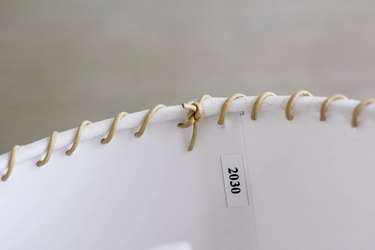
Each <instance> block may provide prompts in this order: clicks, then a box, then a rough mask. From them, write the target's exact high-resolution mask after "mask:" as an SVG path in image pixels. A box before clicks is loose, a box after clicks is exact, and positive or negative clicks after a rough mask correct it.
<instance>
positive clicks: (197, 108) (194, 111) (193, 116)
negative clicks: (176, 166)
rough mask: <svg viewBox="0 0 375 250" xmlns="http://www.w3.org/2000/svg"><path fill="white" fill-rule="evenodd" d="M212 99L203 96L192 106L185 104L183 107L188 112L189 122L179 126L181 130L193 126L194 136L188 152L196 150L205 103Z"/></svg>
mask: <svg viewBox="0 0 375 250" xmlns="http://www.w3.org/2000/svg"><path fill="white" fill-rule="evenodd" d="M208 98H211V96H209V95H203V96H202V97H201V98H200V99H199V100H198V101H193V103H192V104H187V103H183V104H182V107H183V108H184V109H185V110H187V111H188V114H187V121H186V122H181V123H179V124H177V125H178V126H179V127H180V128H188V127H190V126H193V134H192V136H191V140H190V144H189V147H188V151H192V150H193V149H194V145H195V142H196V140H197V135H198V124H199V122H200V121H201V119H202V117H203V107H202V105H203V103H204V101H205V100H206V99H208Z"/></svg>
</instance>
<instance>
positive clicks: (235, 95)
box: [217, 93, 246, 126]
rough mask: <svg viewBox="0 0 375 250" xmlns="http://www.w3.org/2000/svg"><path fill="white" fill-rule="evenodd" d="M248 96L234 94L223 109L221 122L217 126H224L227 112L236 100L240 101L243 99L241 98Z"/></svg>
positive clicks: (226, 101)
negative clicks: (239, 99)
mask: <svg viewBox="0 0 375 250" xmlns="http://www.w3.org/2000/svg"><path fill="white" fill-rule="evenodd" d="M245 96H246V95H244V94H241V93H237V94H233V95H231V96H229V97H228V98H227V99H226V100H225V102H224V104H223V106H222V107H221V112H220V117H219V120H218V121H217V124H219V125H221V126H223V125H224V122H225V115H226V113H227V110H228V108H229V105H230V104H231V103H232V102H233V101H234V100H235V99H238V98H241V97H245Z"/></svg>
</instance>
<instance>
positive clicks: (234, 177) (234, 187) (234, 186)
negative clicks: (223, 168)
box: [228, 167, 241, 194]
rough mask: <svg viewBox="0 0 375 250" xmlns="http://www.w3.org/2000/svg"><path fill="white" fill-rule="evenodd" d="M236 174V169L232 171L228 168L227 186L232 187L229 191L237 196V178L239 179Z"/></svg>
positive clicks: (238, 191)
mask: <svg viewBox="0 0 375 250" xmlns="http://www.w3.org/2000/svg"><path fill="white" fill-rule="evenodd" d="M237 172H238V168H236V167H234V169H232V168H228V173H229V179H230V182H229V184H230V186H231V187H232V189H231V190H230V191H231V192H232V194H239V193H240V192H241V188H240V182H239V181H238V178H240V177H239V176H238V174H237Z"/></svg>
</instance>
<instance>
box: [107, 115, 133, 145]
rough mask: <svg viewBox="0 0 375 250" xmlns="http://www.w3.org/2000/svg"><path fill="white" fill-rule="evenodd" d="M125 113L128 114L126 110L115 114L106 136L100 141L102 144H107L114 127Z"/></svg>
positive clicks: (113, 133)
mask: <svg viewBox="0 0 375 250" xmlns="http://www.w3.org/2000/svg"><path fill="white" fill-rule="evenodd" d="M126 115H128V113H126V112H120V113H118V114H117V115H116V118H115V119H114V120H113V122H112V125H111V128H110V130H109V133H108V135H107V137H106V138H103V139H102V140H101V141H100V142H101V143H102V144H108V143H109V142H110V141H111V140H112V138H113V136H114V135H115V132H116V129H117V127H118V125H119V124H120V121H121V119H122V118H123V117H124V116H126Z"/></svg>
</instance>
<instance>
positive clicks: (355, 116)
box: [352, 98, 375, 128]
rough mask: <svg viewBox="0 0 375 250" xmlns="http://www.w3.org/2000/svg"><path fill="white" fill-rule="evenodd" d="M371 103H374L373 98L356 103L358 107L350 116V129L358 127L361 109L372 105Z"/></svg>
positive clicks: (374, 99)
mask: <svg viewBox="0 0 375 250" xmlns="http://www.w3.org/2000/svg"><path fill="white" fill-rule="evenodd" d="M372 103H375V98H368V99H364V100H362V101H361V102H360V103H358V105H357V106H356V107H355V108H354V110H353V115H352V127H353V128H356V127H358V125H359V124H358V116H359V114H360V113H361V111H362V109H363V108H364V107H365V106H367V105H369V104H372Z"/></svg>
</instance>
